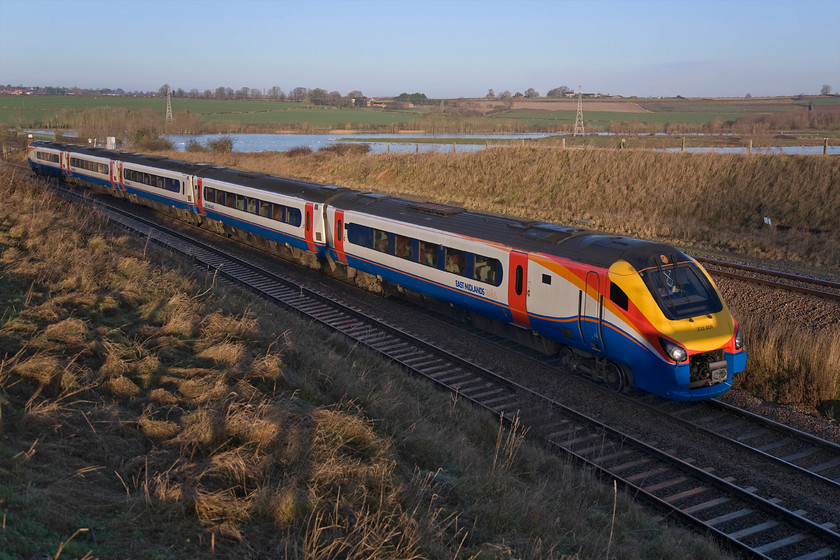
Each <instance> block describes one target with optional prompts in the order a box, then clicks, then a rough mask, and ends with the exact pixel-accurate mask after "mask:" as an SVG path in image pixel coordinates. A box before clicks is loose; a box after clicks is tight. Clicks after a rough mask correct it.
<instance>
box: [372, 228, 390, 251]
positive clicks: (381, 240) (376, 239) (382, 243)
mask: <svg viewBox="0 0 840 560" xmlns="http://www.w3.org/2000/svg"><path fill="white" fill-rule="evenodd" d="M373 248H374V249H376V250H377V251H379V252H380V253H387V252H388V232H385V231H382V230H379V229H375V230H373Z"/></svg>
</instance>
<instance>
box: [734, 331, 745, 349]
mask: <svg viewBox="0 0 840 560" xmlns="http://www.w3.org/2000/svg"><path fill="white" fill-rule="evenodd" d="M743 347H744V337H742V336H741V327H739V326H738V325H735V350H740V349H741V348H743Z"/></svg>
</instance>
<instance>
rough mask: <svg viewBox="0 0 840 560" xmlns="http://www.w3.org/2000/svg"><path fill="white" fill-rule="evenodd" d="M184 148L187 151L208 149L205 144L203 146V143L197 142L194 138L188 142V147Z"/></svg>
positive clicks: (204, 150)
mask: <svg viewBox="0 0 840 560" xmlns="http://www.w3.org/2000/svg"><path fill="white" fill-rule="evenodd" d="M184 150H185V151H187V152H206V151H207V148H205V147H204V146H202V145H201V144H200V143H199V142H197V141H196V140H194V139H190V140H189V141H188V142H187V147H186V148H184Z"/></svg>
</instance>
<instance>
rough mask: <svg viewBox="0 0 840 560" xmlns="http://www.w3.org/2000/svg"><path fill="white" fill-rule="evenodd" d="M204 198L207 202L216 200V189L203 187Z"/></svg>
mask: <svg viewBox="0 0 840 560" xmlns="http://www.w3.org/2000/svg"><path fill="white" fill-rule="evenodd" d="M204 200H206V201H207V202H215V201H216V189H211V188H210V187H204Z"/></svg>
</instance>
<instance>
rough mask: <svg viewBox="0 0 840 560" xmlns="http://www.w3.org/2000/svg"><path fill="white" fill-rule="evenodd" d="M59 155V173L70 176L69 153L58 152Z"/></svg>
mask: <svg viewBox="0 0 840 560" xmlns="http://www.w3.org/2000/svg"><path fill="white" fill-rule="evenodd" d="M59 154H60V156H59V158H58V161H59V166H60V167H61V172H62V173H65V174H66V175H70V152H59Z"/></svg>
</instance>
